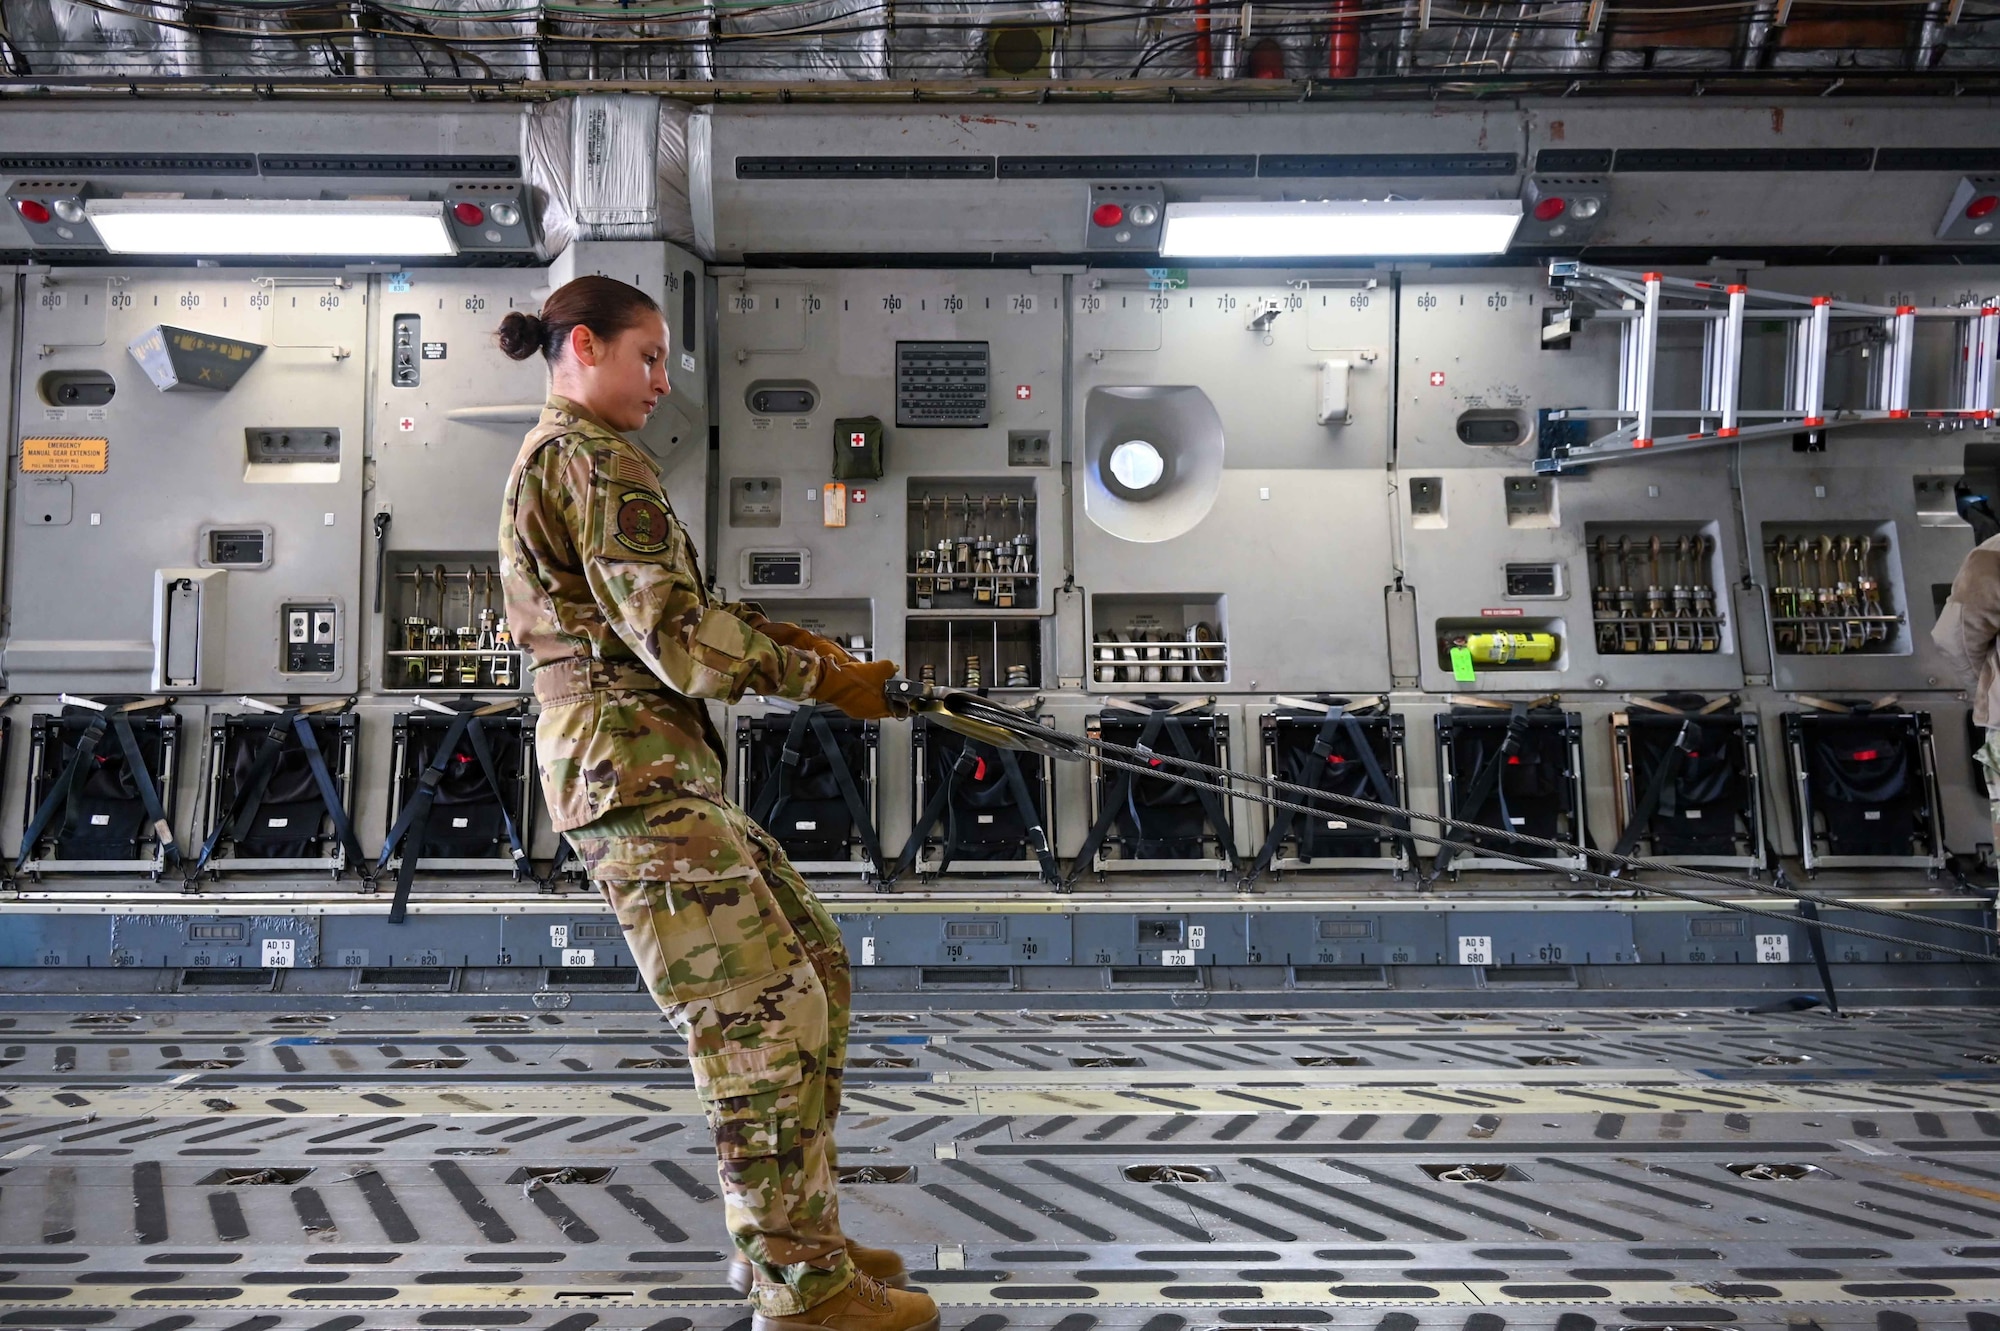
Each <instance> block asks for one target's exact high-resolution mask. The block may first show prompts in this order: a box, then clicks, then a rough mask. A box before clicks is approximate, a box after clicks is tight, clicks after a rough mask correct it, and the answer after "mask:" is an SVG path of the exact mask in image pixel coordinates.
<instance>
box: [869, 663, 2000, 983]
mask: <svg viewBox="0 0 2000 1331" xmlns="http://www.w3.org/2000/svg"><path fill="white" fill-rule="evenodd" d="M884 692H885V695H886V696H887V698H888V700H889V701H890V703H891V704H893V705H896V706H897V707H899V708H907V709H908V710H909V711H910V712H912V713H914V714H920V715H922V716H923V717H925V718H926V719H927V720H928V721H929V722H930V723H931V724H933V725H938V726H942V727H944V728H945V729H947V730H952V731H956V732H957V733H959V734H961V735H964V736H966V737H968V738H970V739H973V740H976V741H978V742H979V743H981V744H987V745H991V746H992V747H994V748H996V749H1002V750H1014V751H1017V752H1028V753H1039V754H1045V755H1047V756H1049V757H1051V758H1057V759H1060V760H1062V761H1064V762H1091V763H1097V764H1099V765H1101V766H1103V767H1106V768H1109V769H1112V770H1115V771H1129V772H1137V773H1139V774H1141V775H1145V776H1152V777H1156V778H1159V779H1161V780H1165V781H1173V782H1178V783H1181V784H1185V785H1190V786H1195V785H1198V786H1202V787H1204V788H1206V789H1209V790H1213V789H1214V788H1215V784H1216V783H1217V782H1218V781H1220V782H1221V784H1222V787H1223V789H1224V790H1226V791H1227V792H1228V793H1229V794H1231V795H1233V796H1235V797H1237V798H1240V799H1246V800H1249V801H1251V802H1252V803H1256V804H1262V805H1265V806H1266V807H1268V808H1271V809H1275V810H1279V811H1288V812H1291V813H1295V814H1306V815H1308V816H1311V815H1313V814H1315V813H1316V812H1318V811H1317V810H1315V809H1313V808H1312V807H1311V806H1309V805H1308V804H1305V803H1302V802H1301V801H1303V800H1314V801H1318V802H1321V803H1334V804H1340V805H1344V806H1346V807H1347V808H1350V809H1353V810H1355V811H1356V812H1355V814H1352V815H1349V817H1348V822H1349V823H1350V824H1351V825H1352V826H1354V827H1356V828H1360V829H1368V830H1372V831H1376V832H1379V833H1381V834H1383V835H1384V836H1391V837H1396V838H1407V839H1409V840H1411V841H1414V842H1420V843H1423V844H1425V845H1428V846H1430V847H1432V848H1433V850H1434V851H1436V852H1439V854H1438V859H1439V860H1441V861H1443V862H1444V863H1446V864H1449V862H1450V858H1451V856H1453V855H1455V854H1460V853H1463V852H1466V851H1472V850H1475V849H1476V850H1477V853H1478V854H1479V855H1481V856H1482V857H1484V858H1486V859H1489V860H1502V861H1507V862H1510V863H1514V864H1518V865H1520V866H1522V867H1524V868H1531V869H1544V870H1545V869H1546V868H1547V863H1548V860H1549V858H1550V853H1551V852H1554V853H1555V854H1556V855H1559V856H1561V857H1563V858H1565V859H1573V860H1574V861H1575V862H1576V863H1577V864H1578V865H1580V866H1583V867H1579V868H1575V869H1568V870H1565V872H1567V873H1568V874H1569V876H1570V877H1571V878H1572V879H1574V880H1576V881H1578V882H1587V883H1592V884H1594V885H1596V886H1598V887H1600V888H1604V889H1607V890H1610V891H1615V892H1620V893H1627V892H1634V891H1637V892H1644V893H1650V894H1653V895H1656V896H1664V897H1672V898H1674V899H1676V900H1679V901H1685V902H1689V903H1690V904H1693V905H1697V906H1706V907H1711V908H1714V909H1717V910H1729V911H1735V912H1737V913H1738V914H1742V915H1750V916H1754V917H1756V918H1759V919H1765V920H1771V921H1773V922H1776V923H1781V924H1792V923H1796V922H1803V923H1804V924H1805V926H1806V930H1807V934H1808V936H1809V937H1810V939H1811V942H1812V951H1813V960H1814V962H1815V963H1816V965H1817V966H1818V969H1819V978H1820V983H1821V985H1822V987H1823V988H1824V989H1825V991H1826V1000H1827V1006H1828V1007H1829V1008H1830V1009H1831V1010H1833V1011H1835V1012H1838V1011H1839V1010H1840V1008H1839V1002H1838V1000H1837V998H1836V996H1835V994H1834V991H1833V976H1832V971H1831V969H1830V968H1829V966H1828V959H1827V949H1826V944H1825V941H1824V936H1823V935H1824V934H1825V933H1839V934H1847V935H1850V936H1852V937H1856V938H1867V939H1872V940H1874V941H1876V942H1881V943H1888V944H1891V945H1893V946H1896V947H1903V948H1921V949H1924V950H1927V951H1929V952H1931V953H1932V954H1934V955H1939V956H1948V957H1954V958H1957V959H1959V960H1963V961H1985V962H1994V961H2000V950H1996V947H1995V944H1996V943H2000V930H1995V929H1992V928H1989V927H1987V926H1986V925H1984V924H1973V923H1968V922H1966V921H1962V920H1950V919H1943V918H1938V917H1935V916H1927V915H1922V914H1919V913H1917V912H1915V911H1907V910H1899V909H1897V908H1896V907H1893V906H1885V905H1877V904H1873V903H1870V902H1863V901H1848V900H1843V899H1841V898H1837V897H1830V896H1826V895H1824V894H1822V893H1817V892H1805V891H1801V890H1799V889H1798V888H1795V887H1793V886H1792V885H1791V884H1790V883H1789V882H1788V881H1787V880H1786V877H1785V874H1784V871H1783V870H1782V869H1777V870H1775V871H1774V872H1773V874H1772V877H1771V880H1770V881H1769V882H1762V881H1759V880H1758V879H1756V878H1755V877H1752V876H1749V875H1744V876H1735V875H1728V874H1720V873H1710V872H1705V871H1703V870H1700V869H1693V868H1689V867H1687V866H1685V865H1678V864H1670V863H1663V862H1661V861H1659V860H1653V859H1642V858H1638V857H1635V856H1632V855H1623V854H1618V853H1616V852H1614V851H1603V850H1596V849H1592V848H1589V847H1585V846H1578V845H1572V844H1570V843H1567V842H1563V841H1556V840H1552V839H1550V838H1546V837H1538V836H1532V835H1529V834H1527V833H1523V832H1517V831H1514V830H1512V829H1510V828H1506V827H1488V826H1486V825H1484V824H1477V825H1475V824H1472V823H1468V822H1465V821H1463V820H1459V819H1453V818H1450V817H1444V816H1440V815H1437V814H1428V813H1421V812H1419V811H1417V810H1415V809H1408V808H1401V807H1398V806H1397V805H1394V804H1385V803H1382V802H1380V801H1377V800H1369V799H1363V798H1361V797H1359V796H1354V795H1339V794H1335V793H1333V792H1331V791H1327V790H1320V789H1312V788H1309V787H1306V786H1300V785H1296V784H1294V783H1292V782H1289V781H1281V780H1278V779H1277V778H1275V777H1268V776H1253V775H1250V774H1247V773H1243V772H1236V771H1232V770H1230V769H1229V768H1226V767H1218V766H1215V765H1213V764H1210V763H1203V762H1199V761H1197V760H1195V759H1191V758H1184V757H1181V756H1179V755H1177V754H1174V753H1171V752H1162V751H1157V750H1149V749H1143V748H1136V747H1130V746H1126V745H1122V744H1113V743H1110V742H1109V741H1106V740H1104V739H1101V738H1090V737H1087V736H1083V735H1068V734H1064V733H1062V732H1061V731H1058V730H1055V729H1053V728H1051V727H1049V726H1047V725H1044V724H1042V722H1041V721H1039V720H1037V719H1036V718H1035V717H1033V716H1031V715H1029V714H1028V713H1026V712H1023V711H1021V710H1020V709H1018V708H1014V707H1009V706H1007V705H1005V704H1004V703H998V702H995V701H993V700H992V699H991V698H984V697H981V696H980V695H978V694H976V693H969V692H966V691H965V690H962V689H940V688H937V687H934V686H932V685H927V684H920V683H918V682H916V681H914V680H907V679H892V680H890V681H889V683H888V685H887V686H886V688H885V690H884ZM1368 814H1373V815H1376V816H1377V818H1378V819H1379V821H1370V820H1369V819H1368V818H1367V817H1366V816H1365V815H1368ZM1423 823H1430V824H1435V825H1436V831H1434V832H1422V831H1418V830H1416V825H1417V824H1423ZM1475 826H1476V829H1477V830H1476V832H1475V831H1473V830H1472V829H1474V827H1475ZM1475 835H1476V836H1477V838H1478V844H1477V846H1476V847H1475V845H1474V843H1473V842H1472V840H1470V838H1471V837H1472V836H1475ZM1496 842H1507V843H1510V844H1511V845H1512V846H1513V847H1515V849H1505V848H1501V847H1499V846H1497V845H1496V844H1495V843H1496ZM908 863H909V857H908V856H907V855H906V856H905V858H904V862H903V863H902V864H899V865H898V866H897V867H896V873H897V874H900V873H901V872H903V871H904V870H905V869H906V868H907V867H908ZM1634 870H1643V871H1645V872H1646V873H1648V874H1649V875H1657V877H1658V878H1663V879H1670V880H1678V881H1680V882H1683V883H1691V884H1701V885H1704V886H1707V887H1711V888H1720V889H1723V890H1725V891H1727V892H1729V893H1733V894H1735V895H1736V896H1738V897H1740V896H1750V897H1752V898H1755V899H1758V900H1763V901H1766V902H1769V901H1770V899H1771V898H1774V897H1780V898H1785V899H1787V900H1788V901H1789V902H1790V903H1791V904H1792V907H1793V910H1784V909H1777V908H1774V906H1775V904H1776V903H1772V904H1771V905H1754V904H1751V903H1750V902H1746V901H1743V900H1736V899H1731V898H1730V897H1728V896H1718V895H1714V894H1712V893H1709V892H1701V891H1692V890H1689V889H1688V888H1686V887H1676V886H1669V885H1668V884H1667V883H1664V882H1660V881H1646V882H1639V881H1637V880H1636V879H1634V878H1632V877H1630V876H1628V875H1629V874H1630V873H1631V872H1632V871H1634ZM894 876H895V875H891V879H892V880H893V877H894ZM1436 878H1437V871H1436V870H1433V872H1432V874H1431V876H1430V877H1429V878H1427V879H1426V880H1425V881H1424V886H1426V887H1427V886H1429V885H1430V883H1432V882H1435V881H1436ZM885 886H886V883H885ZM1244 886H1246V887H1247V886H1248V884H1247V882H1246V883H1245V884H1244ZM1794 911H1795V912H1796V913H1794ZM1826 911H1842V912H1852V913H1854V914H1858V915H1872V916H1876V917H1879V918H1883V919H1892V920H1901V921H1903V922H1905V923H1907V924H1913V925H1919V926H1922V927H1923V928H1924V929H1925V930H1927V931H1935V930H1949V931H1952V932H1955V933H1961V934H1967V935H1971V936H1972V937H1974V938H1976V939H1977V940H1978V941H1977V942H1976V943H1973V944H1970V945H1968V946H1966V947H1954V946H1951V945H1950V944H1946V943H1940V942H1934V941H1929V940H1919V939H1912V938H1908V937H1903V936H1900V935H1896V934H1889V933H1883V932H1880V931H1878V930H1875V929H1869V928H1865V927H1863V926H1861V925H1858V924H1849V923H1846V922H1844V921H1842V922H1836V921H1833V920H1829V919H1827V918H1826V917H1825V915H1824V913H1823V912H1826ZM1974 948H1977V949H1979V950H1974Z"/></svg>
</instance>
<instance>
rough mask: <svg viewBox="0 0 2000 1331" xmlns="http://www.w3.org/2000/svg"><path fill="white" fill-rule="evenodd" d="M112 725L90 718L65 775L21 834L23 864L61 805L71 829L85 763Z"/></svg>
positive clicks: (51, 790) (94, 752)
mask: <svg viewBox="0 0 2000 1331" xmlns="http://www.w3.org/2000/svg"><path fill="white" fill-rule="evenodd" d="M109 724H110V722H109V721H108V720H107V719H106V718H105V717H102V716H93V717H91V718H90V724H89V725H87V726H85V727H84V730H83V734H82V735H80V736H78V737H77V742H76V748H75V750H74V751H73V752H71V754H70V756H69V762H68V763H66V764H65V765H64V766H63V770H62V775H61V776H59V777H57V778H56V779H55V781H54V783H53V784H51V785H50V786H49V793H48V794H46V795H44V796H42V802H41V805H40V807H38V808H37V809H36V810H35V816H34V817H33V818H30V819H29V820H28V829H27V831H26V832H24V833H22V835H21V858H20V862H21V863H22V864H26V863H27V862H28V861H29V860H30V859H31V858H33V857H34V853H35V843H36V842H37V841H40V840H41V839H42V833H44V832H46V831H47V830H48V827H49V822H50V820H51V819H53V818H54V817H55V815H56V809H57V808H58V807H60V808H61V809H62V810H63V825H64V828H65V829H67V827H68V825H69V806H70V800H71V798H72V797H73V796H74V794H75V791H76V788H77V787H78V786H79V785H80V784H82V778H83V771H84V766H85V765H86V764H87V763H89V762H90V760H91V759H92V758H94V757H96V756H97V746H98V745H99V744H101V743H102V742H103V741H104V731H105V729H106V727H107V726H108V725H109Z"/></svg>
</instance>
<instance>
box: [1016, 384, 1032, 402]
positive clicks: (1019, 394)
mask: <svg viewBox="0 0 2000 1331" xmlns="http://www.w3.org/2000/svg"><path fill="white" fill-rule="evenodd" d="M1034 395H1035V390H1034V389H1033V388H1032V387H1030V386H1029V385H1027V384H1015V385H1014V396H1015V398H1016V399H1018V400H1019V401H1022V402H1026V401H1027V400H1028V399H1029V398H1031V397H1033V396H1034Z"/></svg>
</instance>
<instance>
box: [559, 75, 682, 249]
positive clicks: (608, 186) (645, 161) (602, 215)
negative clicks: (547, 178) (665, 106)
mask: <svg viewBox="0 0 2000 1331" xmlns="http://www.w3.org/2000/svg"><path fill="white" fill-rule="evenodd" d="M659 136H660V99H659V98H657V97H645V96H635V95H627V94H616V93H585V94H584V95H583V96H581V97H579V98H577V99H576V108H575V109H574V110H573V111H572V112H571V113H570V189H571V195H570V200H571V203H570V208H571V213H572V215H573V216H574V217H575V218H576V234H577V238H578V239H579V240H656V239H658V238H659V235H660V182H659V177H658V175H657V174H656V173H655V171H654V145H655V144H656V143H657V141H658V139H659Z"/></svg>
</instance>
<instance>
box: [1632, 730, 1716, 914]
mask: <svg viewBox="0 0 2000 1331" xmlns="http://www.w3.org/2000/svg"><path fill="white" fill-rule="evenodd" d="M1701 742H1702V735H1701V730H1700V729H1699V728H1698V727H1697V726H1696V725H1695V723H1694V721H1693V719H1692V718H1685V719H1683V720H1682V721H1681V728H1680V729H1679V730H1678V731H1676V732H1675V733H1674V742H1673V746H1672V747H1671V748H1669V749H1668V750H1667V752H1666V755H1665V756H1664V757H1662V758H1661V759H1660V765H1659V766H1658V767H1656V768H1654V769H1653V774H1652V776H1650V777H1648V778H1647V779H1646V790H1645V793H1644V794H1642V795H1641V796H1640V797H1639V803H1638V805H1637V806H1636V807H1635V808H1634V809H1633V810H1632V817H1631V820H1630V821H1628V822H1627V823H1626V824H1625V830H1624V831H1623V832H1621V833H1620V834H1619V836H1618V844H1617V845H1615V846H1613V847H1612V848H1611V853H1612V855H1613V856H1614V857H1616V858H1617V859H1623V858H1625V857H1626V856H1629V855H1630V854H1631V853H1632V852H1633V851H1634V850H1636V849H1638V846H1639V838H1640V837H1642V836H1644V835H1645V834H1646V828H1647V826H1648V825H1649V824H1650V823H1651V822H1652V821H1653V814H1654V813H1656V812H1657V811H1658V810H1659V807H1660V801H1661V800H1662V799H1663V798H1665V797H1666V793H1667V787H1669V786H1671V785H1672V784H1673V783H1674V782H1675V781H1676V780H1678V779H1679V778H1680V774H1681V768H1682V766H1684V765H1685V764H1686V762H1687V760H1688V759H1689V758H1691V757H1693V756H1694V753H1695V748H1696V746H1697V745H1699V744H1700V743H1701ZM1624 872H1625V866H1624V865H1623V864H1620V863H1616V862H1615V861H1614V863H1613V864H1612V866H1611V876H1612V877H1613V878H1616V877H1618V876H1619V875H1620V874H1622V873H1624Z"/></svg>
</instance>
